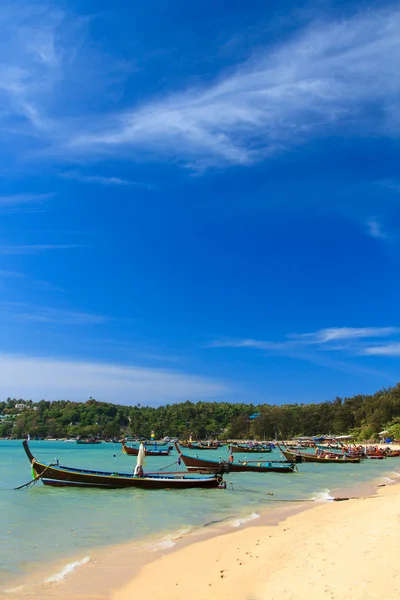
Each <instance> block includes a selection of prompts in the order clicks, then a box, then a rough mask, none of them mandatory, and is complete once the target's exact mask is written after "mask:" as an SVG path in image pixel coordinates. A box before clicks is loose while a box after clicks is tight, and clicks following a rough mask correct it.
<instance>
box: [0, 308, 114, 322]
mask: <svg viewBox="0 0 400 600" xmlns="http://www.w3.org/2000/svg"><path fill="white" fill-rule="evenodd" d="M0 314H2V315H3V316H5V317H7V319H8V320H10V319H14V320H18V321H33V322H37V323H56V324H58V325H102V324H103V323H106V322H107V321H109V320H110V319H109V318H107V317H105V316H103V315H96V314H92V313H85V312H77V311H68V310H61V309H57V308H48V307H40V306H39V307H37V306H32V305H29V304H25V303H23V302H2V303H1V304H0Z"/></svg>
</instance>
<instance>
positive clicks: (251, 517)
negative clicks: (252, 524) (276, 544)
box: [231, 512, 260, 527]
mask: <svg viewBox="0 0 400 600" xmlns="http://www.w3.org/2000/svg"><path fill="white" fill-rule="evenodd" d="M259 517H260V515H259V514H258V513H256V512H253V513H251V515H249V516H248V517H242V518H241V519H235V520H234V521H232V522H231V526H232V527H240V526H241V525H244V524H245V523H249V521H254V519H258V518H259Z"/></svg>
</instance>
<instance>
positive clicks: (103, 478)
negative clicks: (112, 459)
mask: <svg viewBox="0 0 400 600" xmlns="http://www.w3.org/2000/svg"><path fill="white" fill-rule="evenodd" d="M22 445H23V447H24V450H25V452H26V455H27V457H28V459H29V461H30V463H31V465H32V470H33V472H34V473H35V477H37V478H39V479H41V480H42V481H43V483H44V485H52V486H71V487H96V488H104V489H114V488H126V487H137V488H145V489H150V490H158V489H179V490H180V489H185V488H216V487H219V486H221V485H222V476H221V474H216V473H214V474H210V475H208V476H207V477H193V476H190V475H187V473H174V474H168V473H165V472H164V473H147V474H146V473H145V474H143V476H137V475H134V474H133V473H111V472H107V471H92V470H87V469H75V468H71V467H63V466H61V465H59V464H58V463H55V464H52V463H45V462H41V461H39V460H37V459H36V458H35V457H34V456H33V454H32V453H31V451H30V448H29V446H28V442H27V440H24V441H23V442H22Z"/></svg>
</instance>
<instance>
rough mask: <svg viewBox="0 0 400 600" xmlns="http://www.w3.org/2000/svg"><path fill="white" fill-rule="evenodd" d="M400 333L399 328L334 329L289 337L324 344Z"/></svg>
mask: <svg viewBox="0 0 400 600" xmlns="http://www.w3.org/2000/svg"><path fill="white" fill-rule="evenodd" d="M398 333H400V328H399V327H332V328H327V329H320V330H318V331H316V332H315V333H303V334H292V335H289V336H288V337H291V338H293V339H297V340H300V341H305V342H306V343H318V344H324V343H326V342H332V341H337V340H354V339H362V338H379V337H388V336H390V335H396V334H398Z"/></svg>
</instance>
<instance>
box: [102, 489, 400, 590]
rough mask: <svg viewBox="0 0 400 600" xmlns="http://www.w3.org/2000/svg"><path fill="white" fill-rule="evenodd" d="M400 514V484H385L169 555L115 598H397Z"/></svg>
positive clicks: (146, 568)
mask: <svg viewBox="0 0 400 600" xmlns="http://www.w3.org/2000/svg"><path fill="white" fill-rule="evenodd" d="M399 519H400V486H399V485H396V486H388V487H381V488H379V491H378V494H377V495H376V496H375V497H369V498H359V499H354V500H348V501H344V502H329V503H324V504H323V505H319V506H316V507H315V508H313V509H311V510H306V511H304V512H301V513H299V514H295V515H293V516H289V517H288V518H287V519H286V520H285V521H283V522H280V523H279V524H278V525H277V526H268V525H266V526H265V525H263V526H262V527H259V526H251V527H246V528H244V529H242V530H238V531H234V532H233V533H226V534H224V535H220V536H218V537H214V538H211V539H207V540H204V541H199V542H197V543H195V544H191V545H189V546H186V547H184V548H181V549H178V550H176V551H174V552H172V553H169V554H166V555H163V556H161V557H160V558H159V559H157V560H155V561H153V562H152V563H150V564H148V565H146V566H144V567H143V568H142V569H141V570H140V571H139V573H138V574H137V575H136V576H135V578H134V579H133V580H132V581H131V582H130V583H129V584H128V585H126V586H125V587H123V588H121V589H120V590H118V591H117V592H116V593H115V594H114V595H113V596H112V599H113V600H132V599H133V598H144V597H151V598H153V599H154V600H161V599H165V598H168V600H184V599H187V598H190V599H191V600H206V599H207V598H218V599H221V600H228V599H232V600H264V599H265V600H267V599H268V600H274V599H276V600H278V599H279V600H303V599H304V600H305V599H307V600H313V599H315V600H316V599H321V598H322V599H329V600H343V599H344V598H351V599H352V600H372V599H374V600H376V599H382V600H383V599H386V600H387V599H395V598H396V599H397V598H399V597H400V574H399V571H398V563H397V561H398V556H399V553H400V536H399V534H398V531H399V530H398V528H399Z"/></svg>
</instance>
